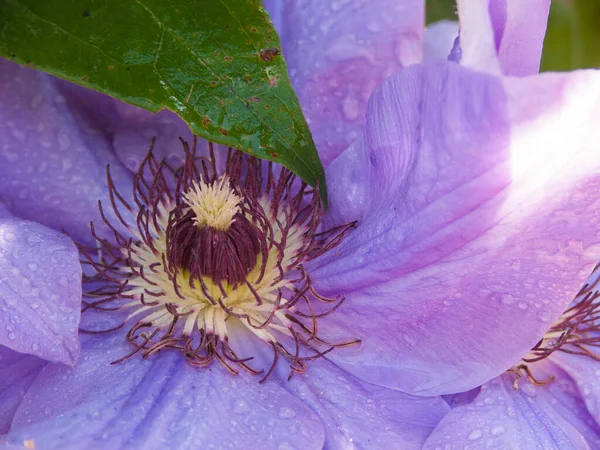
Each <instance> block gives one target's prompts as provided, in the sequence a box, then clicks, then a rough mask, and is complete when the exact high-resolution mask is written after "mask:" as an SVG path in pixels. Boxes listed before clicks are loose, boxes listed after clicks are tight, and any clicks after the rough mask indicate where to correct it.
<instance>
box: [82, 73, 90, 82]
mask: <svg viewBox="0 0 600 450" xmlns="http://www.w3.org/2000/svg"><path fill="white" fill-rule="evenodd" d="M89 79H90V77H89V76H88V75H84V76H82V77H81V81H83V82H84V83H85V82H86V81H87V80H89Z"/></svg>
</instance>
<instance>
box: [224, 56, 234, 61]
mask: <svg viewBox="0 0 600 450" xmlns="http://www.w3.org/2000/svg"><path fill="white" fill-rule="evenodd" d="M232 59H233V58H232V57H231V56H226V57H225V61H231V60H232Z"/></svg>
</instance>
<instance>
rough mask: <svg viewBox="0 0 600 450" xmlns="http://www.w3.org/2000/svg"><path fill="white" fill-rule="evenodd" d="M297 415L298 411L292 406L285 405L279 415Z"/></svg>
mask: <svg viewBox="0 0 600 450" xmlns="http://www.w3.org/2000/svg"><path fill="white" fill-rule="evenodd" d="M295 415H296V411H294V410H293V409H291V408H286V407H283V408H281V409H280V410H279V417H281V418H282V419H291V418H292V417H294V416H295Z"/></svg>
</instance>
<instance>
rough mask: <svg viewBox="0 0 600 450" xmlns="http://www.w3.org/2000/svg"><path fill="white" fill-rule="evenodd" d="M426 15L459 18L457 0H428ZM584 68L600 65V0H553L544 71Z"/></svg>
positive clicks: (543, 63)
mask: <svg viewBox="0 0 600 450" xmlns="http://www.w3.org/2000/svg"><path fill="white" fill-rule="evenodd" d="M521 1H528V0H521ZM426 18H427V23H431V22H436V21H438V20H442V19H452V20H456V7H455V1H454V0H426ZM584 67H600V0H552V6H551V8H550V17H549V19H548V31H547V32H546V39H545V40H544V52H543V54H542V65H541V69H540V70H541V71H549V70H554V71H556V70H573V69H578V68H584Z"/></svg>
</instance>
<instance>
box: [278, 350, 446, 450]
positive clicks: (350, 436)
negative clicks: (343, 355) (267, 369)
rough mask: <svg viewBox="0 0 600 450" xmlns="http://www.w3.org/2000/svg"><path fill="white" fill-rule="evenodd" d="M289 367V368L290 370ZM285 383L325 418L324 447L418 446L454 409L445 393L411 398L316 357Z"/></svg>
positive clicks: (382, 447) (330, 448)
mask: <svg viewBox="0 0 600 450" xmlns="http://www.w3.org/2000/svg"><path fill="white" fill-rule="evenodd" d="M288 371H289V370H288ZM286 378H287V373H285V374H283V376H282V382H283V383H284V387H285V388H286V389H288V390H289V391H290V392H292V393H294V394H295V395H297V396H299V397H300V398H301V399H302V400H303V401H304V403H306V404H307V405H308V406H310V407H311V408H312V409H313V410H314V411H315V412H316V413H317V414H318V415H319V417H320V418H321V421H322V422H323V424H324V426H325V432H326V438H325V448H327V449H328V450H335V449H347V448H374V449H376V448H381V449H385V448H402V449H407V450H408V449H420V448H421V446H422V445H423V443H424V442H425V439H426V438H427V437H428V436H429V434H430V433H431V432H432V431H433V429H434V428H435V427H436V426H437V424H438V423H439V422H440V420H441V419H442V417H444V415H445V414H446V413H447V412H448V411H449V410H450V408H449V407H448V405H447V404H446V402H444V401H443V400H442V399H441V398H439V397H437V398H425V397H413V396H411V395H407V394H404V393H402V392H398V391H392V390H389V389H385V388H381V387H378V386H374V385H371V384H368V383H364V382H362V381H360V380H358V379H356V378H354V377H353V376H351V375H349V374H347V373H344V372H343V371H342V370H340V369H339V368H337V367H336V366H334V365H333V364H331V363H330V362H329V361H324V360H318V361H313V362H311V363H310V364H309V366H308V371H307V373H306V375H303V376H294V377H293V378H292V380H291V381H290V382H289V383H288V382H286V381H285V379H286Z"/></svg>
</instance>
